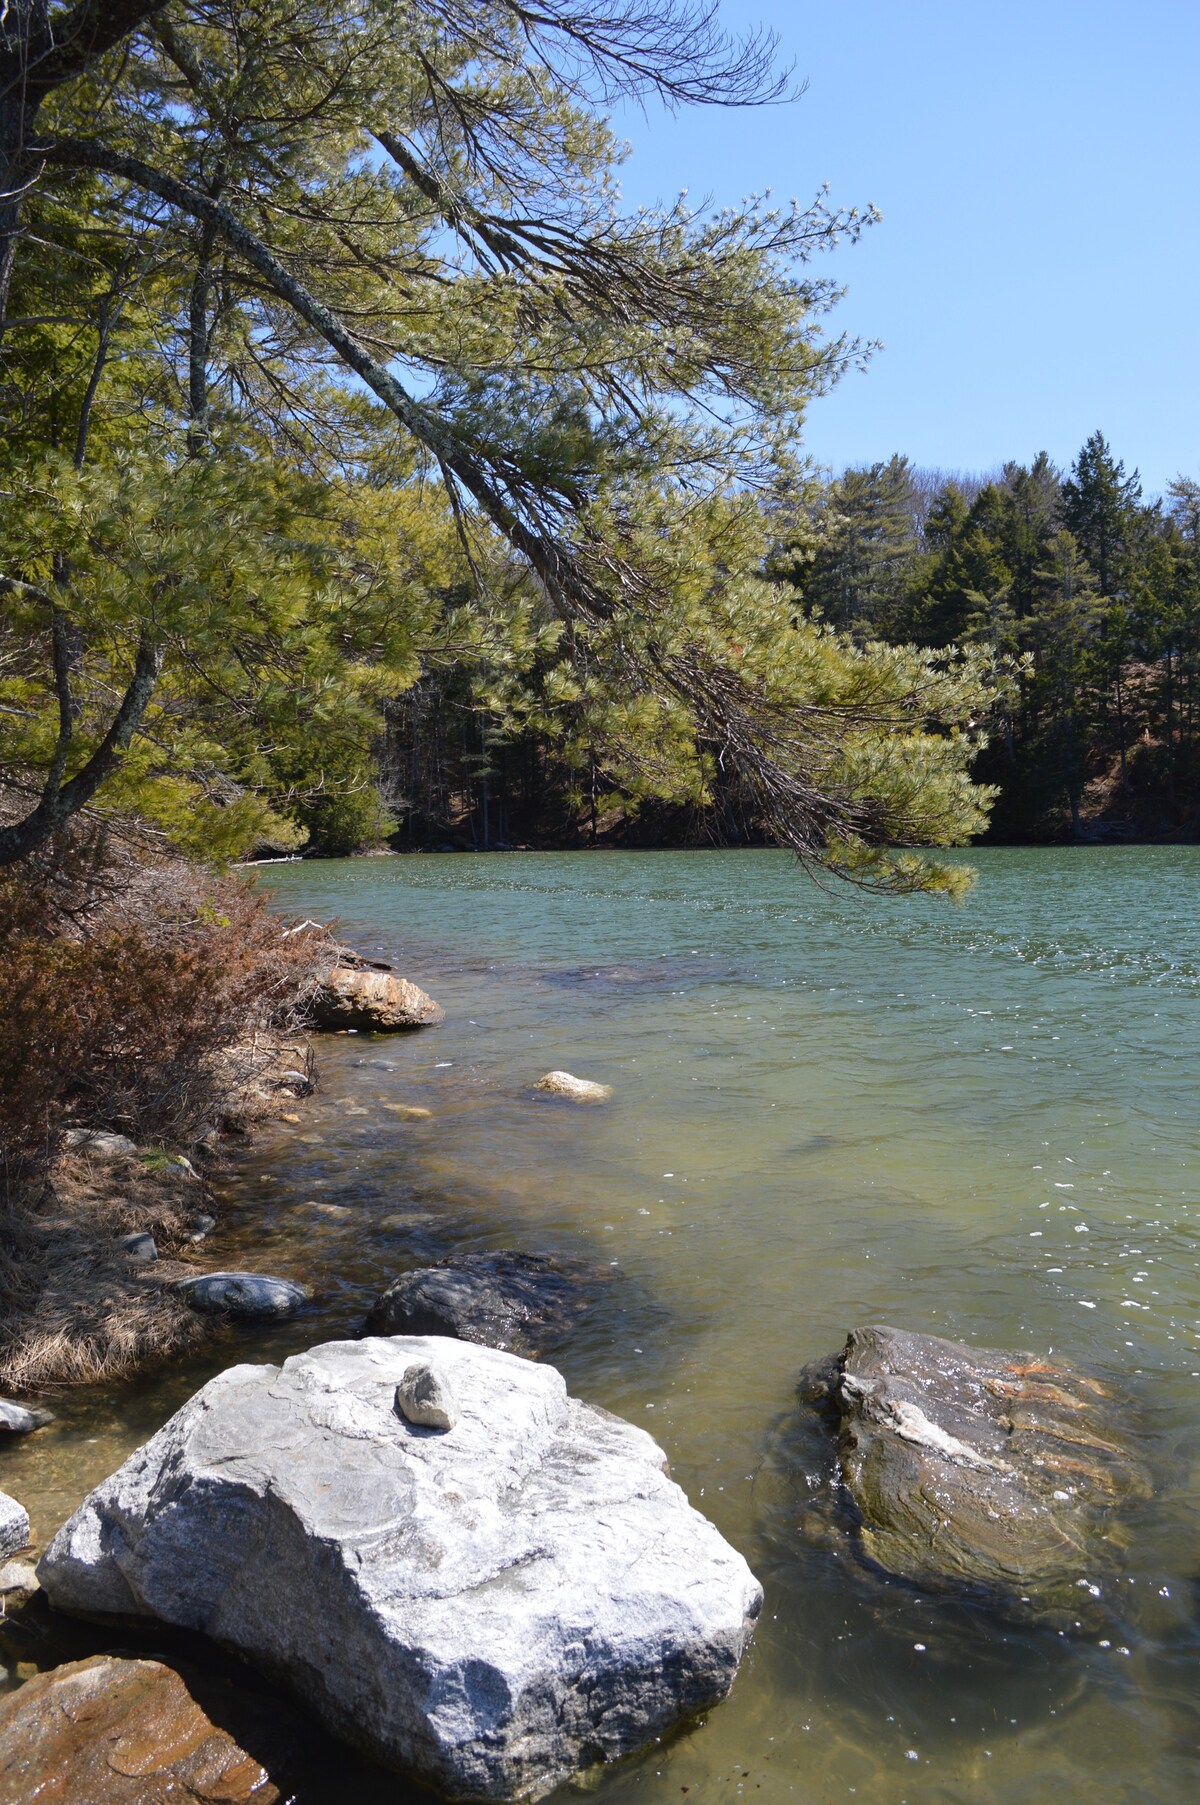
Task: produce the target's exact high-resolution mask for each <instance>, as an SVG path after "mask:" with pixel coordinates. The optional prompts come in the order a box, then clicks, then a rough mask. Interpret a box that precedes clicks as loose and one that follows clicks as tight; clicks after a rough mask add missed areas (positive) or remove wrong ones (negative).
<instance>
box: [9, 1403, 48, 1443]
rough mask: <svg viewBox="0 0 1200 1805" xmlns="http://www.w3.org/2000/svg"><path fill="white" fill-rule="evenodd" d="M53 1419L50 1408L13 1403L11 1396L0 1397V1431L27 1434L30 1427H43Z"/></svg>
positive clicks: (10, 1433)
mask: <svg viewBox="0 0 1200 1805" xmlns="http://www.w3.org/2000/svg"><path fill="white" fill-rule="evenodd" d="M53 1421H54V1413H53V1411H50V1410H35V1409H34V1408H33V1407H32V1405H29V1404H14V1403H13V1401H12V1399H11V1398H0V1433H7V1434H8V1435H28V1433H29V1431H30V1430H31V1429H44V1428H45V1427H46V1424H47V1423H52V1422H53Z"/></svg>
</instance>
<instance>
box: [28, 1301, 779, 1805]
mask: <svg viewBox="0 0 1200 1805" xmlns="http://www.w3.org/2000/svg"><path fill="white" fill-rule="evenodd" d="M422 1361H424V1362H429V1363H433V1364H436V1366H437V1368H438V1370H439V1372H440V1373H441V1374H442V1375H443V1376H444V1378H445V1380H446V1382H447V1383H448V1384H449V1385H450V1386H452V1388H453V1391H454V1395H455V1397H456V1398H457V1400H458V1403H459V1407H460V1410H461V1416H460V1418H459V1421H458V1423H457V1425H456V1427H455V1429H454V1431H453V1433H452V1434H449V1435H431V1434H429V1433H428V1432H427V1431H422V1430H420V1429H415V1428H413V1427H412V1426H411V1425H410V1424H408V1423H407V1422H405V1421H404V1420H403V1418H402V1417H400V1416H399V1415H398V1414H397V1412H396V1410H395V1407H394V1401H395V1393H396V1387H397V1385H398V1384H400V1383H401V1382H402V1381H403V1379H404V1376H405V1374H406V1372H407V1371H408V1370H409V1368H410V1367H411V1366H412V1365H413V1364H414V1363H418V1362H422ZM663 1468H664V1460H663V1454H662V1450H661V1449H660V1448H658V1447H656V1445H655V1444H654V1442H653V1441H652V1440H651V1438H650V1437H649V1436H648V1435H647V1434H646V1432H645V1431H644V1430H643V1429H639V1428H635V1427H634V1426H633V1425H632V1424H630V1423H626V1422H622V1421H621V1420H620V1419H619V1418H617V1417H614V1416H611V1415H609V1414H608V1413H607V1412H606V1411H601V1410H595V1409H593V1408H592V1407H591V1406H590V1405H587V1404H584V1403H581V1402H579V1401H578V1400H577V1399H575V1398H572V1397H570V1396H569V1395H568V1393H567V1388H566V1385H565V1383H564V1381H563V1379H562V1376H561V1374H559V1373H558V1372H556V1371H555V1370H554V1368H553V1367H549V1366H537V1365H534V1364H532V1363H531V1362H529V1361H526V1360H519V1359H516V1358H514V1356H512V1355H511V1354H503V1353H499V1352H497V1351H496V1350H495V1349H492V1348H481V1347H471V1346H468V1345H467V1344H466V1343H465V1342H458V1341H450V1340H446V1339H444V1338H420V1337H413V1338H411V1339H395V1340H367V1341H354V1342H330V1343H327V1344H326V1345H324V1346H322V1347H317V1348H313V1349H310V1350H309V1351H308V1352H307V1353H304V1354H298V1355H295V1356H293V1358H291V1359H290V1360H287V1361H286V1362H285V1363H284V1365H283V1366H282V1367H274V1366H235V1367H231V1368H229V1369H228V1370H227V1371H226V1372H223V1373H221V1374H220V1375H219V1376H218V1377H216V1378H215V1379H211V1380H210V1381H209V1382H208V1384H207V1385H205V1386H204V1387H203V1389H202V1390H201V1391H199V1392H198V1393H197V1394H196V1396H195V1397H194V1398H192V1399H191V1401H190V1402H189V1403H187V1404H185V1405H184V1407H183V1409H182V1410H180V1411H179V1412H178V1413H177V1414H176V1415H175V1416H174V1417H173V1418H172V1419H171V1421H170V1422H169V1423H167V1424H166V1425H165V1427H164V1428H162V1429H161V1430H160V1431H159V1432H158V1434H157V1435H155V1436H154V1437H153V1438H152V1440H151V1441H149V1442H148V1443H147V1444H146V1445H145V1446H144V1447H142V1448H140V1449H138V1450H137V1452H136V1453H134V1454H133V1455H131V1456H130V1458H129V1459H128V1460H127V1461H126V1462H125V1464H124V1466H123V1467H121V1468H120V1470H119V1471H118V1472H116V1473H115V1474H113V1476H112V1478H110V1479H108V1480H106V1481H105V1482H104V1484H103V1485H101V1486H99V1487H97V1489H96V1490H95V1491H94V1492H93V1493H92V1494H91V1495H90V1497H88V1498H87V1499H85V1501H84V1503H83V1504H82V1505H81V1506H80V1508H79V1509H78V1510H77V1511H76V1513H75V1515H74V1516H73V1517H72V1518H71V1519H70V1520H69V1522H67V1523H66V1524H65V1525H64V1527H63V1528H62V1529H61V1530H60V1531H59V1533H58V1534H57V1535H56V1536H55V1538H54V1541H53V1542H52V1544H51V1545H50V1548H49V1549H48V1550H47V1552H46V1554H45V1555H44V1556H43V1558H42V1560H41V1562H40V1564H39V1567H38V1576H39V1578H40V1579H41V1582H42V1586H43V1588H44V1590H45V1591H46V1593H47V1596H48V1598H49V1601H50V1603H51V1604H52V1605H53V1607H54V1608H55V1609H56V1610H65V1611H76V1612H80V1613H83V1614H85V1615H101V1616H111V1615H119V1616H129V1615H134V1616H148V1617H157V1618H160V1619H162V1620H164V1621H166V1622H169V1623H173V1624H177V1625H180V1626H183V1627H186V1628H188V1629H192V1630H198V1631H202V1632H205V1633H207V1634H209V1635H211V1636H213V1637H216V1638H219V1640H220V1641H221V1642H222V1643H223V1644H225V1645H226V1646H232V1647H234V1648H236V1649H238V1650H240V1651H241V1652H242V1653H243V1654H244V1655H246V1656H247V1657H249V1658H250V1659H252V1660H254V1661H257V1662H259V1663H261V1664H262V1665H263V1666H264V1667H266V1668H268V1669H269V1670H270V1671H271V1672H272V1673H274V1674H277V1675H279V1676H281V1677H282V1678H284V1679H286V1680H287V1682H288V1683H289V1684H290V1685H291V1686H292V1687H293V1688H294V1690H295V1691H296V1692H298V1693H299V1694H300V1696H301V1697H302V1698H303V1699H305V1700H306V1701H307V1703H308V1704H309V1705H310V1706H311V1708H312V1710H313V1711H314V1712H315V1713H316V1715H317V1716H318V1717H319V1718H320V1719H321V1720H322V1721H323V1722H324V1723H325V1724H326V1725H327V1727H329V1728H331V1729H332V1730H333V1731H334V1732H335V1733H336V1734H339V1735H341V1736H343V1737H345V1738H346V1739H347V1740H348V1741H351V1742H354V1743H357V1744H358V1745H360V1746H361V1747H364V1748H365V1749H366V1750H367V1751H368V1752H370V1753H373V1754H374V1755H375V1756H376V1757H377V1758H378V1759H380V1760H382V1761H384V1762H385V1763H387V1764H388V1765H390V1766H392V1767H395V1768H397V1769H400V1770H402V1771H404V1772H407V1773H410V1774H413V1775H415V1776H417V1777H418V1778H419V1779H421V1780H422V1781H424V1782H425V1783H427V1784H429V1785H432V1786H433V1787H435V1788H436V1789H437V1790H438V1791H440V1792H442V1793H444V1794H445V1795H447V1796H448V1797H450V1798H454V1799H520V1798H538V1797H541V1796H542V1795H543V1794H544V1793H548V1792H550V1791H551V1790H552V1789H553V1788H554V1787H556V1786H558V1785H560V1784H562V1783H563V1782H564V1781H566V1780H568V1779H570V1778H571V1777H572V1776H573V1775H574V1774H576V1773H578V1772H579V1771H580V1770H582V1769H585V1768H588V1767H594V1766H595V1765H597V1764H599V1763H601V1762H604V1761H609V1760H615V1759H617V1758H618V1757H620V1756H623V1755H625V1754H628V1753H630V1752H631V1751H632V1750H634V1749H637V1748H640V1747H643V1746H645V1745H646V1744H648V1743H651V1742H653V1741H654V1740H655V1739H656V1738H658V1737H661V1736H663V1735H665V1734H666V1732H667V1731H668V1730H669V1729H670V1728H671V1727H672V1726H673V1725H675V1724H677V1723H678V1722H679V1721H680V1720H681V1719H684V1718H688V1717H691V1716H693V1715H695V1714H696V1713H698V1712H700V1711H703V1710H705V1709H707V1708H708V1707H709V1706H711V1705H713V1704H715V1703H716V1701H717V1700H718V1699H721V1698H723V1697H724V1695H725V1694H726V1693H727V1692H728V1691H729V1688H730V1686H731V1685H732V1683H733V1679H734V1675H735V1674H736V1671H737V1667H738V1663H739V1661H740V1660H741V1657H742V1654H743V1652H744V1650H745V1647H746V1644H747V1642H748V1641H749V1638H750V1633H751V1628H752V1625H753V1621H754V1619H755V1617H756V1616H757V1613H758V1610H759V1608H760V1605H761V1600H762V1593H761V1590H760V1588H759V1586H758V1584H757V1582H756V1581H755V1579H754V1577H753V1575H752V1574H751V1572H750V1570H749V1568H748V1567H747V1566H746V1563H745V1561H744V1560H743V1559H742V1557H741V1555H739V1554H737V1553H736V1552H735V1551H734V1550H733V1549H732V1548H730V1547H729V1546H728V1544H727V1543H726V1542H725V1541H723V1539H722V1538H721V1536H720V1535H719V1533H718V1532H717V1530H716V1529H715V1528H714V1527H713V1525H712V1524H711V1523H709V1522H707V1521H706V1520H705V1518H703V1517H702V1516H701V1515H700V1514H699V1512H698V1511H695V1510H693V1509H692V1507H691V1505H690V1504H689V1503H688V1501H687V1499H686V1497H685V1496H684V1494H683V1492H682V1491H680V1489H679V1487H678V1486H676V1485H674V1484H673V1483H672V1482H671V1481H670V1480H669V1479H668V1478H667V1477H666V1474H665V1472H664V1470H663Z"/></svg>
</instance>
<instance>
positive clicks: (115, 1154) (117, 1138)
mask: <svg viewBox="0 0 1200 1805" xmlns="http://www.w3.org/2000/svg"><path fill="white" fill-rule="evenodd" d="M63 1144H64V1146H67V1147H71V1148H73V1149H74V1150H75V1151H76V1152H77V1153H83V1154H86V1155H87V1157H88V1159H103V1160H118V1159H136V1158H137V1142H136V1141H131V1140H130V1138H129V1136H128V1135H127V1134H108V1133H106V1132H105V1130H103V1129H92V1128H68V1129H67V1132H66V1134H64V1135H63Z"/></svg>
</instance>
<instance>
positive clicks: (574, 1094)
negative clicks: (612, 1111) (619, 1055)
mask: <svg viewBox="0 0 1200 1805" xmlns="http://www.w3.org/2000/svg"><path fill="white" fill-rule="evenodd" d="M533 1088H534V1090H535V1091H540V1092H541V1094H542V1095H543V1096H544V1097H565V1098H566V1100H567V1101H568V1102H569V1103H607V1102H608V1099H609V1098H610V1097H611V1096H612V1085H611V1084H596V1083H595V1082H594V1081H593V1080H592V1079H591V1078H576V1077H575V1076H574V1075H573V1074H572V1073H571V1072H547V1073H546V1076H545V1077H544V1078H539V1079H538V1081H537V1083H536V1084H535V1085H534V1087H533Z"/></svg>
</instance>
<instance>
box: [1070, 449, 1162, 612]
mask: <svg viewBox="0 0 1200 1805" xmlns="http://www.w3.org/2000/svg"><path fill="white" fill-rule="evenodd" d="M1141 497H1142V485H1141V481H1140V479H1139V477H1138V473H1137V471H1136V470H1135V471H1134V472H1133V475H1132V476H1126V474H1125V466H1124V464H1123V463H1121V462H1119V461H1118V460H1117V459H1115V458H1114V457H1113V455H1112V451H1111V450H1110V448H1109V445H1108V442H1107V440H1106V439H1105V437H1104V434H1103V433H1101V432H1094V433H1093V434H1092V436H1091V438H1090V439H1089V440H1088V441H1087V443H1086V445H1085V446H1084V447H1083V450H1082V451H1081V452H1080V453H1079V456H1078V457H1077V458H1076V460H1075V462H1074V464H1073V465H1072V466H1071V475H1070V477H1069V478H1068V480H1067V481H1066V482H1065V483H1064V484H1063V487H1062V519H1063V525H1064V526H1065V527H1066V528H1067V530H1068V531H1069V532H1070V533H1072V534H1073V536H1074V538H1075V542H1076V544H1077V545H1078V546H1079V549H1080V551H1081V552H1082V554H1083V556H1084V557H1085V558H1086V559H1087V561H1088V563H1089V564H1090V565H1091V567H1092V569H1093V571H1094V572H1095V575H1096V586H1097V588H1098V590H1099V593H1100V594H1101V595H1102V596H1110V595H1116V594H1118V593H1119V592H1120V590H1121V589H1122V588H1123V587H1124V586H1125V585H1126V584H1127V583H1128V580H1129V566H1130V559H1129V554H1130V538H1131V535H1132V533H1133V530H1134V523H1135V520H1136V517H1137V510H1138V504H1139V502H1140V501H1141Z"/></svg>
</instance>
